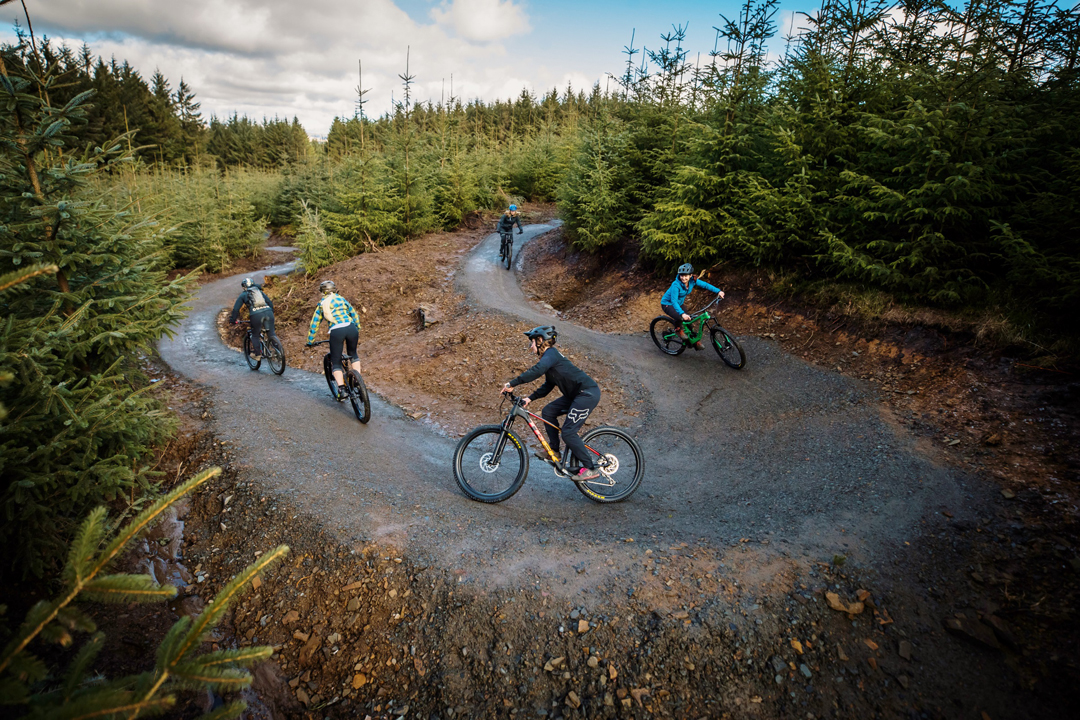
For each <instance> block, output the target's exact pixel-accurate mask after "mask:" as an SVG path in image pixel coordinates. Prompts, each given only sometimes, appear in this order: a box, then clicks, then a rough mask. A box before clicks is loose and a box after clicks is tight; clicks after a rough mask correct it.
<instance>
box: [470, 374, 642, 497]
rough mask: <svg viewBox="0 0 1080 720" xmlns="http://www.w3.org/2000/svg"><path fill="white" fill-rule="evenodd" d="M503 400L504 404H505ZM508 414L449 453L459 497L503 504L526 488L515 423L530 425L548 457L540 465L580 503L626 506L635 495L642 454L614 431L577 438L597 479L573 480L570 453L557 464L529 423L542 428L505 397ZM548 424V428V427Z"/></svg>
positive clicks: (606, 429) (592, 432)
mask: <svg viewBox="0 0 1080 720" xmlns="http://www.w3.org/2000/svg"><path fill="white" fill-rule="evenodd" d="M505 399H506V398H504V400H505ZM510 402H511V407H510V412H509V413H507V415H506V419H505V420H503V423H502V425H481V426H480V427H478V428H475V429H473V430H472V431H471V432H470V433H468V434H467V435H466V436H465V437H463V438H462V439H461V442H459V443H458V446H457V449H456V450H455V451H454V479H455V480H456V481H457V484H458V487H460V488H461V491H462V492H463V493H465V494H466V495H468V496H469V497H470V498H472V499H473V500H478V501H480V502H485V503H497V502H502V501H503V500H506V499H508V498H510V497H512V496H513V494H514V493H516V492H517V491H518V490H520V489H521V486H522V485H523V484H525V476H526V475H528V474H529V453H528V452H527V450H526V448H525V444H524V443H523V442H522V441H521V438H519V437H518V436H517V434H515V433H514V431H513V429H512V428H513V425H514V420H515V418H522V419H524V420H525V422H527V423H528V424H529V428H531V429H532V431H533V434H534V435H536V439H537V440H539V441H540V444H541V445H542V446H543V448H544V450H546V451H547V455H548V457H547V458H546V459H544V462H546V463H547V464H548V465H550V466H551V467H552V469H553V470H554V471H555V474H556V475H558V476H559V477H562V478H567V479H569V480H572V481H573V482H574V485H576V486H577V489H578V490H580V491H581V493H582V494H583V495H585V497H587V498H589V499H590V500H594V501H596V502H598V503H612V502H619V501H620V500H625V499H626V498H628V497H630V496H631V495H633V494H634V491H635V490H637V489H638V486H639V485H641V479H642V478H643V477H644V476H645V465H644V461H643V459H642V456H641V448H639V447H638V444H637V443H636V442H634V439H633V438H632V437H630V436H629V435H627V434H626V433H625V432H623V431H622V430H620V429H618V428H613V427H600V428H596V429H595V430H590V431H589V432H587V433H585V435H583V436H582V438H581V439H582V441H583V442H584V443H585V447H586V448H587V449H588V451H589V452H591V453H593V454H594V455H595V456H596V457H595V463H596V467H597V470H599V471H600V477H598V478H594V479H592V480H583V481H580V482H579V481H577V480H575V479H574V478H575V475H576V473H577V470H578V469H579V468H578V467H577V462H576V460H574V456H573V453H571V452H570V449H569V448H564V449H563V454H562V458H561V459H560V458H559V457H557V456H556V455H555V452H554V451H553V450H552V449H551V446H550V445H549V444H548V442H547V439H546V438H544V435H543V433H541V432H540V431H539V430H538V429H537V427H536V423H534V422H533V419H534V418H535V419H536V420H539V421H541V422H543V423H547V421H546V420H544V419H543V418H542V417H540V416H539V415H536V414H534V413H531V412H529V411H528V410H526V409H525V406H524V405H522V398H519V397H517V396H515V395H514V394H513V393H510ZM547 424H549V425H550V424H551V423H547Z"/></svg>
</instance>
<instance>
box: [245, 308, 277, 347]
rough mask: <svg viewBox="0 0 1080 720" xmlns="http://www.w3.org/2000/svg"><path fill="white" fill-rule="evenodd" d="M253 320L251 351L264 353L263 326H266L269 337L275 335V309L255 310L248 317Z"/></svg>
mask: <svg viewBox="0 0 1080 720" xmlns="http://www.w3.org/2000/svg"><path fill="white" fill-rule="evenodd" d="M248 320H249V321H250V322H251V352H253V353H255V354H256V355H262V354H263V346H262V332H261V328H262V327H263V326H264V325H265V326H266V335H267V337H274V311H273V310H271V309H270V308H264V309H262V310H254V311H252V313H251V315H250V316H249V317H248Z"/></svg>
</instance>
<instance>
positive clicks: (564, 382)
mask: <svg viewBox="0 0 1080 720" xmlns="http://www.w3.org/2000/svg"><path fill="white" fill-rule="evenodd" d="M525 336H526V337H527V338H529V339H530V340H531V341H532V343H531V344H530V345H529V349H530V350H531V351H532V352H534V353H536V354H537V355H539V356H540V362H538V363H536V364H535V365H533V366H532V367H531V368H529V369H528V370H526V371H525V372H523V373H521V374H520V375H518V376H517V377H516V378H514V379H513V380H511V381H510V382H508V383H506V384H505V385H503V388H502V392H504V393H509V392H510V391H511V390H513V388H515V387H517V386H518V385H523V384H525V383H529V382H532V381H533V380H536V379H537V378H539V377H540V376H541V375H544V376H545V382H544V384H543V385H541V386H540V387H538V388H536V390H533V391H532V393H531V394H530V395H529V396H528V397H526V398H525V399H524V401H523V402H524V404H525V405H528V404H529V403H530V402H532V401H533V400H536V399H538V398H542V397H544V396H545V395H547V394H548V393H550V392H551V391H552V390H554V389H555V388H556V387H557V388H559V390H560V391H561V392H562V397H560V398H558V399H556V400H552V401H551V402H549V403H548V404H547V405H545V406H544V409H543V410H541V411H540V417H542V418H544V420H545V421H546V422H548V423H550V424H549V425H545V426H544V427H545V429H546V430H547V435H548V441H549V442H550V443H551V449H552V450H554V451H555V454H556V455H558V454H559V423H558V419H559V416H560V415H566V422H564V423H563V426H562V439H563V440H565V441H566V447H568V448H570V451H571V452H572V453H574V457H575V458H577V461H578V462H579V463H581V469H580V470H578V474H577V475H575V476H574V477H573V479H574V480H575V481H584V480H593V479H595V478H598V477H600V472H599V471H598V470H597V469H596V463H594V462H593V460H592V458H593V457H594V454H593V453H590V452H589V451H588V450H587V449H586V448H585V443H583V442H582V441H581V438H580V437H578V431H579V430H580V429H581V427H582V426H583V425H584V424H585V420H586V418H588V417H589V414H590V413H591V412H592V411H593V410H594V409H596V406H597V404H599V402H600V386H599V385H597V384H596V381H595V380H593V379H592V378H591V377H589V376H588V375H586V374H585V373H584V372H582V371H581V370H580V369H579V368H578V367H577V366H576V365H574V363H572V362H570V361H569V360H567V359H566V356H565V355H563V354H562V353H561V352H559V351H558V350H556V349H555V342H556V341H557V340H558V337H559V334H558V333H557V332H555V328H554V327H553V326H551V325H541V326H539V327H535V328H533V329H532V330H529V331H528V332H527V333H525ZM537 457H540V459H541V460H546V458H544V457H543V456H540V455H537Z"/></svg>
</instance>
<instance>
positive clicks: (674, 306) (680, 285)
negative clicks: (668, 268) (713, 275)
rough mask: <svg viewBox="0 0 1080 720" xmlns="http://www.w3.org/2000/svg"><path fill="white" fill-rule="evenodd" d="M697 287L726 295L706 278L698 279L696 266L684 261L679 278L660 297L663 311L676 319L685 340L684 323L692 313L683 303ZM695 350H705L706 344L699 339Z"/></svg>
mask: <svg viewBox="0 0 1080 720" xmlns="http://www.w3.org/2000/svg"><path fill="white" fill-rule="evenodd" d="M695 287H701V288H704V289H706V290H709V291H710V292H714V293H718V294H719V295H720V297H724V291H723V290H721V289H720V288H716V287H713V286H712V285H710V284H709V283H707V282H705V281H704V280H698V279H697V278H696V277H694V266H693V265H691V264H690V263H683V264H682V265H680V266H679V271H678V278H677V279H676V280H675V282H673V283H671V287H669V288H668V289H667V292H666V293H664V297H662V298H660V307H661V309H663V311H664V312H665V313H666V314H667V315H668V316H669V317H670V318H671V319H672V320H674V321H675V327H677V328H678V332H679V337H680V338H682V339H683V340H684V341H685V340H686V339H687V335H686V326H685V325H684V324H683V323H687V322H689V321H690V320H691V317H690V315H689V314H688V313H687V312H686V311H685V310H684V309H683V303H684V302H686V296H687V295H689V294H690V292H691V291H692V290H693V289H694V288H695ZM694 349H695V350H704V349H705V346H704V345H703V344H702V343H701V341H700V340H698V341H697V342H696V343H694Z"/></svg>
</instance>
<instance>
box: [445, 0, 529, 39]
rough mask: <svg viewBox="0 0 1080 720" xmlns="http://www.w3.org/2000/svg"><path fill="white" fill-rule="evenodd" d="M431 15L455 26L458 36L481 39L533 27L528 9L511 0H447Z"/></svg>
mask: <svg viewBox="0 0 1080 720" xmlns="http://www.w3.org/2000/svg"><path fill="white" fill-rule="evenodd" d="M431 17H432V19H433V20H435V22H437V23H439V24H440V25H446V26H449V27H452V28H453V29H454V32H455V33H456V34H457V35H458V37H463V38H467V39H469V40H476V41H480V42H490V41H495V40H500V39H503V38H507V37H510V36H511V35H518V34H521V33H527V32H529V30H531V27H530V26H529V19H528V17H526V15H525V10H524V9H523V8H522V7H521V6H520V5H515V4H514V3H513V2H512V1H511V0H449V2H447V1H446V0H444V2H443V3H442V5H441V6H440V7H437V8H432V10H431Z"/></svg>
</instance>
